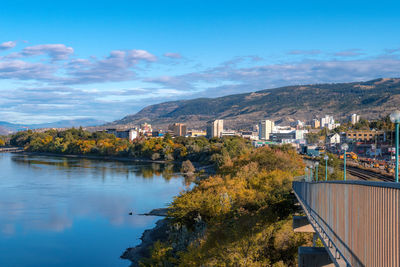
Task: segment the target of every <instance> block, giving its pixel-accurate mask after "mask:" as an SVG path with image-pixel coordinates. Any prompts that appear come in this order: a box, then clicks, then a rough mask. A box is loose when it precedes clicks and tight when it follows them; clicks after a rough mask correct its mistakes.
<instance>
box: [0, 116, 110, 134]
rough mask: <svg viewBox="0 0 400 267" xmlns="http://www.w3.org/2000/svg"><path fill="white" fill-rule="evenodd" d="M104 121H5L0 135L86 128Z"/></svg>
mask: <svg viewBox="0 0 400 267" xmlns="http://www.w3.org/2000/svg"><path fill="white" fill-rule="evenodd" d="M104 123H105V122H104V121H99V120H95V119H92V118H86V119H77V120H61V121H56V122H49V123H41V124H14V123H9V122H5V121H0V135H7V134H10V133H13V132H17V131H21V130H27V129H40V128H72V127H79V126H82V127H87V126H96V125H101V124H104Z"/></svg>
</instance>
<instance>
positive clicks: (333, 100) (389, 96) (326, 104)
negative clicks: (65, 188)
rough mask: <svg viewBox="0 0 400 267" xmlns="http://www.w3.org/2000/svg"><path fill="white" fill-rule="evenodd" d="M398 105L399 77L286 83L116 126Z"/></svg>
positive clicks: (367, 112)
mask: <svg viewBox="0 0 400 267" xmlns="http://www.w3.org/2000/svg"><path fill="white" fill-rule="evenodd" d="M396 107H400V78H396V79H395V78H385V79H376V80H371V81H367V82H353V83H336V84H312V85H300V86H286V87H281V88H275V89H267V90H262V91H257V92H254V93H245V94H237V95H229V96H224V97H218V98H198V99H192V100H181V101H172V102H165V103H161V104H156V105H151V106H148V107H146V108H144V109H142V110H141V111H140V112H138V113H136V114H134V115H128V116H126V117H124V118H123V119H121V120H118V121H115V122H114V123H113V124H133V125H138V124H140V123H143V122H149V123H151V124H153V125H155V126H156V128H166V127H167V125H168V124H170V123H173V122H185V123H187V124H188V126H189V127H194V128H204V126H205V122H206V121H208V120H211V119H216V118H221V119H224V120H226V124H227V126H229V127H232V128H241V127H249V126H251V125H253V124H255V123H257V122H258V121H259V120H261V119H263V118H270V119H274V120H281V121H291V120H296V119H300V120H310V119H312V118H315V117H316V116H324V115H325V114H332V115H335V118H337V119H344V118H346V117H348V116H349V115H350V114H351V113H357V114H360V115H361V116H362V117H364V118H368V119H373V118H378V117H381V116H383V115H386V114H388V113H389V112H390V111H392V110H394V109H395V108H396Z"/></svg>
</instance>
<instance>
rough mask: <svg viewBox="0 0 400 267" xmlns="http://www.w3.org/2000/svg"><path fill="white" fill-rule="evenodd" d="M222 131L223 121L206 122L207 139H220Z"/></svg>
mask: <svg viewBox="0 0 400 267" xmlns="http://www.w3.org/2000/svg"><path fill="white" fill-rule="evenodd" d="M223 131H224V120H215V121H209V122H207V138H213V137H221V136H222V132H223Z"/></svg>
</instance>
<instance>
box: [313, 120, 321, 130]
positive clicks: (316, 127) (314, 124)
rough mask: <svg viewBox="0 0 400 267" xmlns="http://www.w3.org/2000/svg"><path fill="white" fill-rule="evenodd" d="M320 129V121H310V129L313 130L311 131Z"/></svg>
mask: <svg viewBox="0 0 400 267" xmlns="http://www.w3.org/2000/svg"><path fill="white" fill-rule="evenodd" d="M320 127H321V122H320V120H317V119H313V120H312V121H311V128H313V129H318V128H320Z"/></svg>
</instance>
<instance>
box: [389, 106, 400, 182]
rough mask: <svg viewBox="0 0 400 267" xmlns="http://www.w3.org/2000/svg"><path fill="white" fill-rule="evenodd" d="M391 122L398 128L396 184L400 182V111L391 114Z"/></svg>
mask: <svg viewBox="0 0 400 267" xmlns="http://www.w3.org/2000/svg"><path fill="white" fill-rule="evenodd" d="M390 120H391V121H392V122H393V123H394V124H395V127H396V172H395V176H394V178H395V179H396V183H398V182H399V122H400V111H398V110H395V111H394V112H393V113H392V114H390Z"/></svg>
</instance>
